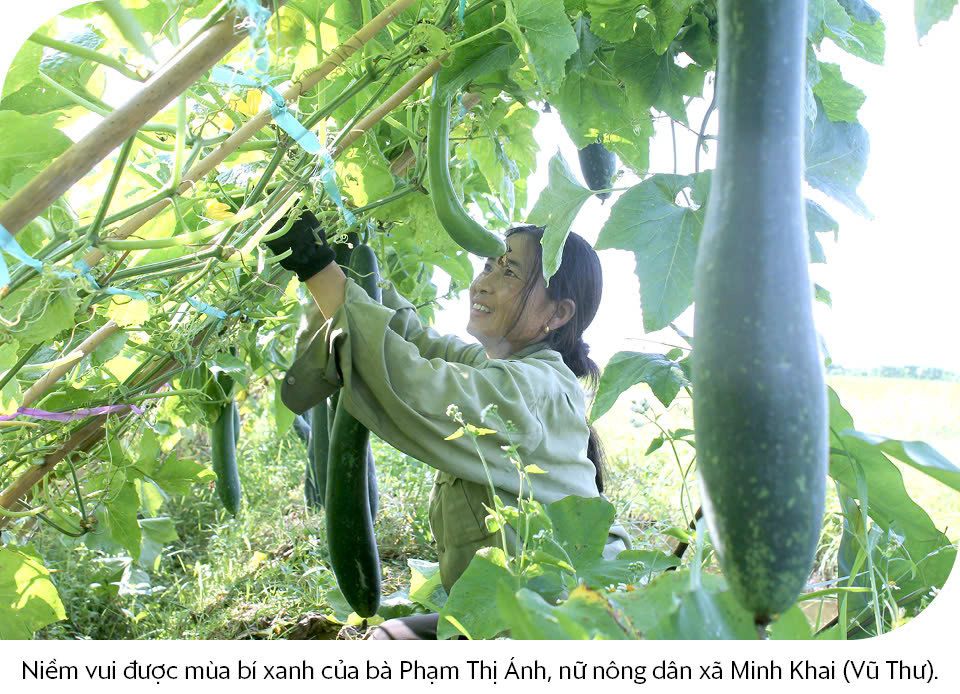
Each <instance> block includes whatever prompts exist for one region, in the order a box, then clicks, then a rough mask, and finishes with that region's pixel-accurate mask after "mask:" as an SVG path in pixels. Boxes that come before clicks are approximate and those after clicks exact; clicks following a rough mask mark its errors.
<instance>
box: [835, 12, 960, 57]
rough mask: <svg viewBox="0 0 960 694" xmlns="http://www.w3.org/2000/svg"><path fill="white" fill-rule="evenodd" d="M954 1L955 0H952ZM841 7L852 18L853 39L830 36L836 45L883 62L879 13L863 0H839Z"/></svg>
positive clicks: (884, 47)
mask: <svg viewBox="0 0 960 694" xmlns="http://www.w3.org/2000/svg"><path fill="white" fill-rule="evenodd" d="M954 1H955V0H954ZM840 4H841V5H842V6H843V9H845V10H846V11H847V14H849V15H850V18H851V19H852V20H853V24H852V25H851V27H850V29H849V32H850V35H851V36H852V37H853V39H855V40H848V41H841V40H839V39H838V38H834V37H833V36H831V33H830V32H829V31H828V32H827V35H828V36H831V38H833V39H834V41H835V42H836V43H837V45H839V46H841V47H842V48H843V49H844V50H845V51H847V52H848V53H850V54H852V55H855V56H858V57H860V58H863V59H864V60H868V61H870V62H871V63H876V64H877V65H882V64H883V54H884V51H885V49H886V40H885V38H884V31H885V29H886V27H885V26H884V24H883V20H882V19H881V17H880V13H879V12H877V11H876V10H875V9H873V8H872V7H871V6H870V5H869V4H867V2H865V0H840Z"/></svg>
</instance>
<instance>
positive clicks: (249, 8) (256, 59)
mask: <svg viewBox="0 0 960 694" xmlns="http://www.w3.org/2000/svg"><path fill="white" fill-rule="evenodd" d="M235 1H236V3H237V6H238V7H239V8H242V9H243V11H244V12H246V13H247V18H248V19H249V20H250V21H249V22H244V25H245V26H246V28H247V33H249V34H250V44H251V46H252V47H251V49H250V55H251V57H252V58H253V64H254V66H256V70H257V72H259V73H260V74H264V73H266V72H267V70H268V69H269V68H270V48H269V45H268V43H267V22H269V21H270V16H271V14H272V13H271V12H270V10H268V9H267V8H265V7H263V6H262V5H261V4H260V3H259V2H257V0H235ZM461 1H462V0H461Z"/></svg>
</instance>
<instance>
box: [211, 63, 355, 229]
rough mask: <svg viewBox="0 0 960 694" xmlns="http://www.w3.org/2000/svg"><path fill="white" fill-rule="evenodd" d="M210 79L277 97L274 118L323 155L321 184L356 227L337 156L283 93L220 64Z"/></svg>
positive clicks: (300, 142) (310, 150) (307, 147)
mask: <svg viewBox="0 0 960 694" xmlns="http://www.w3.org/2000/svg"><path fill="white" fill-rule="evenodd" d="M210 80H211V81H213V82H219V83H220V84H224V85H226V86H228V87H232V86H233V85H240V86H243V87H254V88H257V89H262V90H263V91H265V92H266V93H267V94H268V95H269V96H270V98H271V99H272V100H273V103H272V104H271V105H270V115H271V116H272V117H273V120H274V122H275V123H276V124H277V125H278V126H280V127H281V128H282V129H283V131H284V132H286V133H287V134H288V135H289V136H290V137H292V138H293V139H294V140H295V141H296V143H297V144H298V145H300V146H301V147H302V148H303V149H304V151H306V152H308V153H309V154H315V155H317V156H318V157H320V160H321V162H322V163H323V166H322V168H321V170H320V173H319V174H318V176H319V178H320V181H321V183H323V188H324V190H326V191H327V195H329V196H330V199H331V200H333V203H334V204H335V205H336V206H337V209H338V210H340V214H341V215H343V219H344V221H345V222H346V223H347V226H353V225H354V224H355V223H356V221H357V218H356V217H355V216H354V214H353V213H352V212H351V211H350V210H348V209H347V208H346V207H345V206H344V204H343V198H342V197H341V196H340V189H339V188H338V187H337V179H336V176H335V175H334V171H335V169H334V165H333V157H331V156H330V153H329V152H328V151H327V149H326V147H324V146H323V145H321V144H320V140H318V139H317V136H316V135H314V134H313V133H312V132H311V131H309V130H307V129H306V128H305V127H303V124H302V123H300V121H298V120H297V119H296V118H294V117H293V114H291V113H290V111H289V110H288V109H287V102H286V100H285V99H284V98H283V96H282V95H281V94H280V93H279V92H278V91H277V90H276V89H274V88H273V87H271V86H270V85H269V84H265V83H263V82H262V81H260V80H258V79H254V78H253V77H250V76H249V75H246V74H243V73H240V72H238V71H237V70H233V69H231V68H228V67H223V66H218V67H215V68H213V70H211V71H210Z"/></svg>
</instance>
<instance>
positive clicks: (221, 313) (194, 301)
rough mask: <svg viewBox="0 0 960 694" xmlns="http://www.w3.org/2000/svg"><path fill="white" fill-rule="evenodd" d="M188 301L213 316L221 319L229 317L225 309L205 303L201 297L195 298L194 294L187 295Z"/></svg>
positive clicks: (201, 311) (202, 311)
mask: <svg viewBox="0 0 960 694" xmlns="http://www.w3.org/2000/svg"><path fill="white" fill-rule="evenodd" d="M187 303H188V304H190V305H191V306H193V307H194V308H195V309H197V310H198V311H200V313H205V314H207V315H208V316H210V317H211V318H219V319H220V320H224V319H226V317H227V314H226V313H225V312H224V311H221V310H220V309H218V308H217V307H215V306H211V305H210V304H207V303H204V302H203V301H200V300H199V299H194V298H193V297H192V296H188V297H187Z"/></svg>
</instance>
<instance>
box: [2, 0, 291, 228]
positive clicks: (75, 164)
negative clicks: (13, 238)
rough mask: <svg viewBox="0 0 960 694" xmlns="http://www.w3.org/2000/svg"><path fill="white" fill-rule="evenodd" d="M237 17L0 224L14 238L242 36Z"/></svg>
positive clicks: (17, 201)
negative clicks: (237, 25)
mask: <svg viewBox="0 0 960 694" xmlns="http://www.w3.org/2000/svg"><path fill="white" fill-rule="evenodd" d="M285 2H286V0H274V3H273V4H276V5H277V6H279V5H282V4H283V3H285ZM237 14H238V10H231V11H230V12H228V13H227V15H226V16H225V17H224V18H223V19H222V20H221V21H220V22H217V23H216V24H215V25H214V26H213V27H211V28H210V30H209V31H208V32H207V33H206V35H204V36H203V37H201V38H200V39H199V40H198V41H197V42H196V43H195V44H194V45H193V46H192V47H191V48H190V49H189V50H188V51H185V52H184V53H183V54H181V55H180V56H178V57H177V58H176V59H174V60H173V61H171V62H170V63H169V64H168V65H166V66H164V67H163V68H162V69H160V70H159V71H158V72H157V73H156V74H155V75H154V76H153V77H151V78H150V80H149V81H147V83H146V84H145V85H144V87H143V89H141V90H140V91H139V92H137V93H136V94H135V95H134V96H133V97H131V99H130V100H129V101H127V103H125V104H124V105H123V106H121V107H120V108H118V109H116V110H115V111H113V113H111V114H110V115H109V116H108V117H107V118H106V119H105V120H103V121H102V122H101V123H100V124H99V125H97V127H95V128H94V129H93V130H92V131H90V133H89V134H88V135H87V136H86V137H84V138H83V139H82V140H80V141H79V142H76V143H74V144H73V145H72V146H71V147H70V148H69V149H68V150H67V151H66V152H64V153H63V154H61V155H60V156H59V157H58V158H57V159H56V160H55V161H54V162H53V163H52V164H50V165H49V166H48V167H47V168H45V169H44V170H43V171H42V172H41V173H40V174H39V175H38V176H36V177H35V178H34V179H33V180H32V181H30V183H28V184H27V185H26V186H24V187H23V188H21V189H20V190H19V191H17V193H16V194H15V195H14V196H13V197H12V198H10V200H9V201H8V202H7V204H5V205H4V206H3V207H2V208H0V224H2V225H3V226H4V228H6V230H7V231H8V232H9V233H10V234H12V235H15V234H16V233H17V232H19V231H20V230H21V229H23V228H24V227H25V226H26V225H27V224H29V223H30V222H31V221H33V220H34V219H35V218H36V217H37V216H38V215H40V214H42V213H43V212H44V210H46V209H47V208H48V207H49V206H50V205H52V204H53V203H54V202H55V201H56V200H57V199H58V198H59V197H60V196H61V195H63V194H64V193H65V192H67V190H69V189H70V187H71V186H72V185H73V184H74V183H76V182H77V181H79V180H80V179H81V178H83V177H84V176H85V175H86V174H87V173H88V172H89V171H90V170H91V169H92V168H93V167H94V166H96V165H97V164H98V163H99V162H100V161H102V160H103V159H105V158H106V157H107V155H109V154H110V152H112V151H113V150H114V149H116V148H117V147H118V146H120V145H121V144H122V143H123V141H124V140H126V139H127V138H129V137H130V136H131V135H133V134H134V133H136V132H137V130H139V129H140V127H141V126H142V125H143V124H144V123H146V122H147V121H148V120H150V118H151V117H152V116H153V115H155V114H156V113H158V112H159V111H161V110H162V109H163V108H164V107H165V106H166V105H167V104H169V103H170V102H171V101H173V99H175V98H176V97H177V96H178V95H180V94H181V93H182V92H184V91H185V90H186V89H187V88H188V87H189V86H190V85H192V84H193V83H194V82H196V81H197V79H198V78H199V77H200V76H201V75H202V74H203V73H205V72H206V71H207V70H209V69H210V68H211V67H213V65H214V64H216V62H217V61H218V60H220V59H221V58H222V57H223V56H225V55H226V54H227V53H228V52H229V51H230V49H232V48H233V47H234V46H236V45H237V44H238V43H240V41H242V40H243V39H244V38H245V37H246V35H247V32H246V31H245V30H243V29H240V30H238V29H237V28H236V27H235V24H236V22H237V19H238V17H237Z"/></svg>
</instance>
